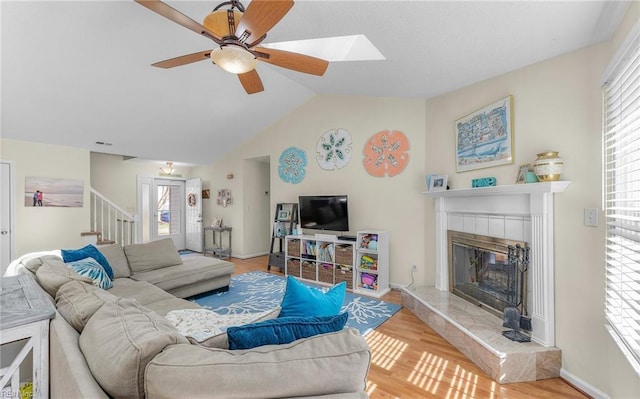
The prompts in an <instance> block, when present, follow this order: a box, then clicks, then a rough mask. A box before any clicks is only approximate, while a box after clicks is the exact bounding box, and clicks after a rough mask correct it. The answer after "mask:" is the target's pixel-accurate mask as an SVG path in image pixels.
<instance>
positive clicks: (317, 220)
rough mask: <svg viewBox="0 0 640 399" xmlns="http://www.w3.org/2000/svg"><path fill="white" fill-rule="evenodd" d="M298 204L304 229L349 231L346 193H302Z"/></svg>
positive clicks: (301, 224)
mask: <svg viewBox="0 0 640 399" xmlns="http://www.w3.org/2000/svg"><path fill="white" fill-rule="evenodd" d="M298 204H299V208H300V226H301V227H302V228H303V229H312V230H329V231H349V207H348V202H347V196H346V195H301V196H299V197H298Z"/></svg>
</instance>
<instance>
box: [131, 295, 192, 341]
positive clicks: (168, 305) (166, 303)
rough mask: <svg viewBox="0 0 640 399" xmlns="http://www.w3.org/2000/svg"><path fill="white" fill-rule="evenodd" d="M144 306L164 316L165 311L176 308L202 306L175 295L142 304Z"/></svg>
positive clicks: (190, 308)
mask: <svg viewBox="0 0 640 399" xmlns="http://www.w3.org/2000/svg"><path fill="white" fill-rule="evenodd" d="M144 307H145V308H148V309H151V310H153V311H154V312H156V313H157V314H159V315H160V316H163V317H165V318H166V315H167V313H169V312H171V311H174V310H178V309H189V310H197V309H202V307H201V306H200V305H198V304H197V303H195V302H191V301H187V300H186V299H182V298H176V297H171V298H167V299H162V300H159V301H155V302H151V303H148V304H146V305H144ZM171 324H173V323H171ZM174 326H175V325H174ZM178 331H179V330H178ZM181 334H182V333H181ZM182 335H184V334H182Z"/></svg>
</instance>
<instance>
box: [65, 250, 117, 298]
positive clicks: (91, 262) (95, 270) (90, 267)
mask: <svg viewBox="0 0 640 399" xmlns="http://www.w3.org/2000/svg"><path fill="white" fill-rule="evenodd" d="M67 266H69V267H70V268H72V269H73V270H74V271H75V272H76V273H78V274H79V275H81V276H84V277H89V278H90V279H91V280H93V285H95V286H96V287H98V288H102V289H103V290H108V289H109V288H111V287H112V286H113V284H112V283H111V279H110V278H109V276H108V275H107V272H106V271H105V270H104V268H103V267H102V265H101V264H100V263H98V262H97V261H96V260H95V259H93V258H85V259H80V260H76V261H73V262H69V263H67Z"/></svg>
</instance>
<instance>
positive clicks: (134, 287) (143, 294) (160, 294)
mask: <svg viewBox="0 0 640 399" xmlns="http://www.w3.org/2000/svg"><path fill="white" fill-rule="evenodd" d="M109 292H110V293H112V294H113V295H115V296H119V297H122V298H131V299H135V300H136V301H138V303H139V304H140V305H142V306H147V305H149V304H151V303H154V302H158V301H164V300H166V299H172V298H175V297H174V296H173V295H171V294H169V293H168V292H166V291H163V290H161V289H160V288H158V287H156V286H155V285H153V284H149V283H147V282H145V281H135V280H132V279H130V278H117V279H115V280H113V287H111V289H110V290H109Z"/></svg>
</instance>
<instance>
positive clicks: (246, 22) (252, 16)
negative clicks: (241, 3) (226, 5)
mask: <svg viewBox="0 0 640 399" xmlns="http://www.w3.org/2000/svg"><path fill="white" fill-rule="evenodd" d="M291 7H293V0H252V1H251V3H249V5H248V6H247V9H246V11H245V12H244V15H243V16H242V19H241V20H240V23H239V24H238V26H237V28H236V37H238V38H239V39H240V40H241V41H243V42H244V43H253V42H255V41H256V40H258V39H260V38H261V37H262V36H263V35H264V34H265V33H267V32H268V31H269V29H271V28H273V27H274V26H275V24H277V23H278V21H280V20H281V19H282V17H284V16H285V15H286V14H287V12H289V10H290V9H291Z"/></svg>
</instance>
